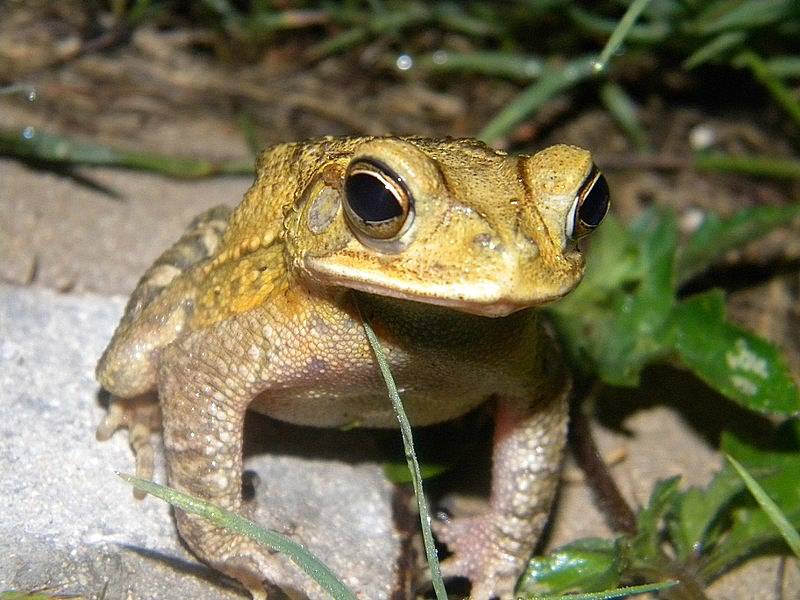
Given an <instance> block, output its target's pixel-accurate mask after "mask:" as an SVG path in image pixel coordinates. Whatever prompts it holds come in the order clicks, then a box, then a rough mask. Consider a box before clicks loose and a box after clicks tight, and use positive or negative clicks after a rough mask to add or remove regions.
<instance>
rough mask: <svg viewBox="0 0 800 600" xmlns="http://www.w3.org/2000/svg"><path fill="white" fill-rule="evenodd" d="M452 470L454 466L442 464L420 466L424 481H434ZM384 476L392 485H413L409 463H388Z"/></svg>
mask: <svg viewBox="0 0 800 600" xmlns="http://www.w3.org/2000/svg"><path fill="white" fill-rule="evenodd" d="M451 468H452V465H447V464H440V463H422V464H421V465H420V466H419V472H420V475H422V479H423V480H425V479H433V478H434V477H438V476H439V475H441V474H443V473H447V471H449V470H450V469H451ZM383 474H384V475H386V479H388V480H389V481H391V482H392V483H412V482H413V479H412V477H411V471H409V470H408V463H407V462H405V461H403V462H387V463H384V464H383Z"/></svg>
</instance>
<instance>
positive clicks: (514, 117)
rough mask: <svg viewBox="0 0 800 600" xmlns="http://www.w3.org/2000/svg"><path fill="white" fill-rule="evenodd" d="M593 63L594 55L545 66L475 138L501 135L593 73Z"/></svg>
mask: <svg viewBox="0 0 800 600" xmlns="http://www.w3.org/2000/svg"><path fill="white" fill-rule="evenodd" d="M595 63H596V59H595V57H594V56H586V57H583V58H578V59H575V60H573V61H571V62H569V63H567V64H566V65H564V66H563V67H561V68H558V69H556V68H552V67H549V68H547V70H546V71H545V73H544V74H543V75H542V77H541V78H540V79H539V81H537V82H536V83H534V84H532V85H531V86H529V87H528V88H526V89H525V90H523V91H522V92H521V93H520V94H519V95H518V96H517V97H516V98H515V99H514V100H513V101H512V102H511V104H509V105H508V106H506V108H504V109H503V110H502V111H500V113H499V114H498V115H497V116H495V117H494V119H492V120H491V121H490V122H489V123H488V124H487V125H486V127H484V128H483V131H481V132H480V133H479V134H478V137H479V138H480V139H482V140H483V141H485V142H486V143H488V144H491V143H493V142H496V141H497V140H498V139H500V138H501V137H504V136H505V135H507V134H508V133H509V132H510V131H511V130H512V129H514V127H516V126H517V125H518V124H519V123H521V122H522V121H523V120H524V119H526V118H527V117H528V116H529V115H531V114H533V113H534V112H536V110H537V109H538V108H539V107H540V106H542V104H544V103H545V102H547V101H548V100H550V99H551V98H553V97H554V96H556V95H558V94H559V92H561V91H563V90H566V89H568V88H571V87H573V86H574V85H576V84H577V83H578V82H580V81H583V80H584V79H588V78H589V77H590V76H591V75H592V74H593V72H594V65H595Z"/></svg>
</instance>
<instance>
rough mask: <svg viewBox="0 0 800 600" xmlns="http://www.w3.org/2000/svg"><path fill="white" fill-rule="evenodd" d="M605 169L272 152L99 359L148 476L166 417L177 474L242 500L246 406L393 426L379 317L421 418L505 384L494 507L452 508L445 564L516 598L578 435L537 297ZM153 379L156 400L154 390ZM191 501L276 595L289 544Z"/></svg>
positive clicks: (197, 541) (142, 285)
mask: <svg viewBox="0 0 800 600" xmlns="http://www.w3.org/2000/svg"><path fill="white" fill-rule="evenodd" d="M607 208H608V187H607V185H606V182H605V179H604V178H603V176H602V175H601V174H600V173H599V172H598V170H597V168H596V167H595V166H594V165H593V163H592V159H591V156H590V154H589V153H588V152H587V151H586V150H583V149H580V148H576V147H573V146H564V145H558V146H552V147H550V148H547V149H545V150H542V151H540V152H538V153H536V154H534V155H531V156H510V155H507V154H505V153H503V152H499V151H495V150H493V149H491V148H489V147H487V146H485V145H484V144H482V143H480V142H477V141H475V140H455V139H425V138H418V137H405V138H404V137H374V138H367V137H345V138H323V139H318V140H312V141H308V142H302V143H295V144H282V145H279V146H275V147H273V148H271V149H268V150H267V151H265V152H264V153H263V154H262V155H261V156H260V158H259V160H258V164H257V172H256V180H255V183H254V184H253V185H252V187H251V188H250V190H249V191H248V192H247V194H246V195H245V198H244V200H243V201H242V203H241V204H240V205H239V206H238V207H237V208H236V209H234V210H232V211H231V210H230V209H227V208H222V207H221V208H216V209H213V210H211V211H208V212H207V213H205V214H203V215H201V216H200V217H199V218H198V219H196V220H195V221H194V222H193V223H192V224H191V226H190V227H189V230H188V231H187V232H186V234H185V235H184V236H183V237H182V238H181V239H180V240H179V241H178V242H177V243H176V244H175V246H173V247H172V248H170V249H169V250H167V251H166V252H165V253H164V254H163V255H162V256H161V257H160V258H159V259H158V260H157V261H156V263H155V264H154V265H153V266H152V267H151V268H150V270H148V271H147V273H145V275H144V277H143V278H142V279H141V281H140V282H139V284H138V286H137V288H136V290H135V291H134V293H133V295H132V297H131V299H130V301H129V303H128V306H127V308H126V309H125V314H124V316H123V317H122V321H121V322H120V324H119V327H118V328H117V330H116V332H115V334H114V337H113V339H112V340H111V342H110V344H109V346H108V348H107V349H106V351H105V353H104V354H103V357H102V358H101V359H100V362H99V364H98V366H97V377H98V380H99V381H100V383H101V384H102V385H103V386H104V387H105V388H106V389H107V390H109V391H110V392H111V394H113V396H114V401H113V402H112V405H111V407H110V410H109V414H108V415H107V417H106V418H105V420H104V421H103V423H102V424H101V425H100V427H99V428H98V436H99V437H100V438H106V437H108V436H110V435H111V434H112V433H113V432H114V431H115V430H116V429H118V428H120V427H123V426H124V427H128V429H129V436H130V440H131V445H132V446H133V448H134V451H135V452H136V454H137V473H138V474H139V475H140V476H144V477H149V476H151V474H152V448H151V447H150V442H149V438H150V435H149V434H150V432H151V431H152V430H154V429H156V428H157V427H158V424H159V413H160V416H161V419H160V420H161V422H163V435H164V442H165V446H166V453H167V465H168V472H169V473H168V474H169V483H170V485H172V486H174V487H175V488H177V489H179V490H181V491H184V492H187V493H189V494H192V495H194V496H197V497H199V498H202V499H204V500H208V501H211V502H213V503H215V504H217V505H220V506H222V507H225V508H228V509H231V510H233V511H241V510H242V507H243V503H242V497H241V489H242V481H241V476H242V428H243V422H244V415H245V411H246V410H248V409H252V410H256V411H259V412H262V413H265V414H267V415H270V416H272V417H274V418H277V419H282V420H285V421H289V422H292V423H297V424H303V425H312V426H320V427H340V426H345V425H348V424H351V423H356V422H357V423H358V424H360V425H363V426H366V427H395V426H396V421H395V417H394V415H393V412H392V407H391V404H390V402H389V400H388V398H387V395H386V390H385V387H384V383H383V380H382V379H381V377H380V374H379V371H378V369H377V368H376V364H375V361H374V358H373V354H372V351H371V350H370V347H369V345H368V343H367V340H366V337H365V334H364V331H363V329H362V326H361V315H362V314H363V315H365V317H367V318H368V319H369V320H370V322H371V323H372V325H373V327H374V329H375V331H376V332H377V334H378V336H379V338H380V339H381V342H382V344H383V346H384V348H385V350H386V353H387V355H388V359H389V363H390V366H391V368H392V371H393V373H394V376H395V378H396V380H397V382H398V385H399V386H400V387H401V389H403V390H404V393H403V397H404V403H405V407H406V410H407V411H408V414H409V418H410V419H411V422H412V423H413V424H416V425H428V424H432V423H437V422H440V421H444V420H448V419H453V418H455V417H458V416H460V415H463V414H464V413H466V412H467V411H469V410H471V409H472V408H474V407H476V406H477V405H479V404H481V403H483V402H486V401H491V402H493V405H494V411H495V434H494V445H493V469H492V481H491V494H490V504H489V508H488V510H487V512H485V513H484V514H481V515H478V516H474V517H468V518H456V519H453V520H450V521H447V522H440V523H438V524H437V528H436V529H437V535H438V537H439V539H440V541H443V542H444V543H446V544H447V546H448V547H449V549H450V550H451V551H452V556H450V557H449V558H448V559H447V560H446V561H445V562H444V563H443V566H442V569H443V573H444V574H445V575H449V576H453V575H459V576H464V577H467V578H468V579H469V580H470V581H471V584H472V592H471V597H472V598H474V599H475V600H481V599H488V598H491V597H495V596H497V597H501V598H507V597H510V596H511V595H512V593H513V589H514V585H515V582H516V580H517V579H518V577H519V576H520V574H521V573H522V571H523V568H524V566H525V564H526V560H527V559H528V557H529V555H530V553H531V551H532V549H533V546H534V544H535V542H536V539H537V537H538V536H539V534H540V532H541V530H542V527H543V526H544V523H545V520H546V517H547V513H548V510H549V507H550V503H551V500H552V498H553V495H554V491H555V488H556V483H557V479H558V473H559V464H560V461H561V455H562V449H563V445H564V438H565V430H566V420H567V409H566V395H567V391H568V388H569V379H568V376H567V374H566V372H565V370H564V368H563V367H562V365H561V364H560V361H559V356H558V353H557V350H556V349H555V348H554V346H553V342H552V340H551V339H550V338H549V337H548V335H547V334H546V333H545V331H544V330H543V328H542V326H541V324H540V323H539V321H538V320H537V317H536V313H535V312H534V311H533V310H530V309H531V308H532V307H536V306H539V305H541V304H543V303H545V302H549V301H551V300H555V299H557V298H559V297H561V296H563V295H564V294H566V293H568V292H569V291H570V290H571V289H573V288H574V287H575V286H576V285H577V284H578V282H579V280H580V279H581V276H582V273H583V258H582V256H581V252H580V250H579V248H578V245H577V240H578V239H579V238H580V237H582V236H584V235H586V234H587V233H589V232H590V231H591V230H592V229H594V228H595V227H597V226H598V225H599V224H600V221H601V220H602V219H603V217H604V216H605V213H606V210H607ZM153 390H157V392H158V405H156V404H154V403H153V402H151V401H150V402H149V401H147V399H146V398H147V396H146V394H148V393H149V392H152V391H153ZM176 512H177V523H178V528H179V530H180V533H181V536H182V537H183V539H184V540H185V541H186V543H187V544H188V545H189V547H190V548H191V549H192V550H193V551H194V552H195V553H196V554H197V555H198V556H199V557H200V558H201V559H202V560H204V561H205V562H207V563H209V564H210V565H212V566H214V567H215V568H217V569H219V570H220V571H223V572H225V573H227V574H228V575H230V576H232V577H235V578H237V579H239V580H240V581H241V582H242V583H243V584H244V585H245V586H246V587H247V588H248V589H249V590H250V591H251V593H252V594H253V596H254V597H264V596H265V589H266V585H267V584H268V582H269V580H270V579H271V577H272V575H271V573H274V571H273V568H274V563H275V561H276V560H277V559H276V557H275V556H274V555H272V554H271V553H269V552H268V551H266V550H265V549H264V548H262V547H260V546H258V545H256V543H255V542H253V541H252V540H250V539H247V538H244V537H241V536H238V535H235V534H232V533H228V532H225V531H223V530H221V529H219V528H217V527H215V526H213V525H211V524H209V523H207V522H206V521H203V520H202V519H200V518H199V517H196V516H194V515H190V514H186V513H183V512H181V511H176Z"/></svg>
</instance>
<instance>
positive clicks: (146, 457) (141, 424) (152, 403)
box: [95, 393, 161, 499]
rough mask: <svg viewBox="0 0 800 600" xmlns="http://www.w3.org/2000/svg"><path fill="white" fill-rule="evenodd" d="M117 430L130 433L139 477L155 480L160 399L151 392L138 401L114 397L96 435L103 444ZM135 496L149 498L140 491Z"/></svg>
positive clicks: (159, 426) (129, 436)
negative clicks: (155, 446) (155, 435)
mask: <svg viewBox="0 0 800 600" xmlns="http://www.w3.org/2000/svg"><path fill="white" fill-rule="evenodd" d="M118 429H127V430H128V441H129V443H130V445H131V448H132V449H133V454H134V456H135V457H136V476H137V477H139V478H140V479H152V478H153V460H154V448H153V443H152V441H151V438H152V435H153V434H154V433H157V432H158V431H160V429H161V410H160V409H159V406H158V397H157V396H156V395H155V394H154V393H152V394H143V395H141V396H137V397H135V398H116V397H114V398H112V399H111V404H110V405H109V407H108V414H107V415H106V416H105V417H104V418H103V420H102V421H101V422H100V425H98V426H97V432H96V434H95V435H96V436H97V439H98V440H99V441H101V442H103V441H105V440H107V439H109V438H110V437H111V436H112V435H113V434H114V432H115V431H117V430H118ZM133 494H134V496H136V497H137V498H139V499H141V498H144V497H145V496H146V495H147V494H146V493H145V492H142V491H140V490H134V492H133Z"/></svg>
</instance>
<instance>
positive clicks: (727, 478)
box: [670, 468, 744, 561]
mask: <svg viewBox="0 0 800 600" xmlns="http://www.w3.org/2000/svg"><path fill="white" fill-rule="evenodd" d="M743 489H744V485H743V483H742V480H741V479H740V478H739V477H737V476H736V473H734V472H733V471H732V470H731V469H729V468H725V469H722V470H721V471H719V472H718V473H717V474H716V475H715V476H714V479H712V480H711V483H710V484H709V485H708V487H707V488H705V489H701V488H697V487H691V488H689V489H688V490H686V491H685V492H684V493H683V494H681V495H680V497H679V498H677V502H676V510H675V514H674V518H673V519H671V520H670V534H671V539H672V543H673V545H674V546H675V548H676V550H677V552H678V558H680V559H681V560H683V561H687V560H692V559H693V558H697V557H698V556H699V555H700V554H702V553H704V552H706V551H707V549H708V548H709V547H711V546H713V545H714V543H716V542H717V536H716V535H712V531H714V529H713V526H714V525H715V524H716V523H717V522H718V520H719V518H720V517H721V516H722V514H723V513H724V509H725V508H726V507H727V506H728V505H730V503H731V502H732V501H733V499H734V498H735V497H736V496H737V495H738V494H740V493H741V492H742V490H743Z"/></svg>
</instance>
